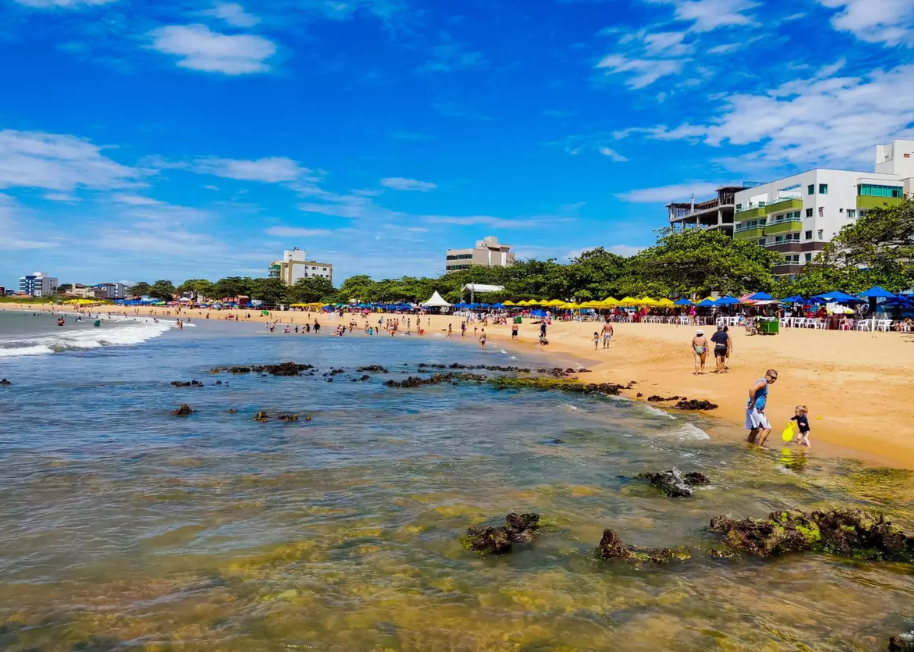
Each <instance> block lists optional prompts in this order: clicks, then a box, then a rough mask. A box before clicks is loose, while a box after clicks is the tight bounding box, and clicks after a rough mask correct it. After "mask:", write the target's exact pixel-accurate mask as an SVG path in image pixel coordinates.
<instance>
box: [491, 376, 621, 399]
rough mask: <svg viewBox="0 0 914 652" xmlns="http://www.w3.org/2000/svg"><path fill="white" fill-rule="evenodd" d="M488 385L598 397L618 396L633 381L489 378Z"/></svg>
mask: <svg viewBox="0 0 914 652" xmlns="http://www.w3.org/2000/svg"><path fill="white" fill-rule="evenodd" d="M488 383H489V384H490V385H491V386H492V387H493V388H495V389H539V390H558V391H560V392H566V393H569V394H592V395H599V396H618V395H619V393H620V392H621V391H622V390H624V389H631V388H632V386H633V385H634V381H632V382H630V383H629V384H628V385H617V384H616V383H581V382H575V381H569V380H563V379H560V378H489V379H488Z"/></svg>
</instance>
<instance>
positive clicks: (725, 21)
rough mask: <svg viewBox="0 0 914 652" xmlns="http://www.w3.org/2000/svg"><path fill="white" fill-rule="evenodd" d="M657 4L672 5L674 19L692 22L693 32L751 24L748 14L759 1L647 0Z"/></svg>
mask: <svg viewBox="0 0 914 652" xmlns="http://www.w3.org/2000/svg"><path fill="white" fill-rule="evenodd" d="M648 1H649V2H655V3H658V4H671V5H673V7H674V9H675V13H676V16H675V17H676V20H681V21H687V22H690V23H692V25H691V26H690V30H691V31H693V32H711V31H714V30H716V29H718V28H720V27H735V26H739V25H752V24H754V23H755V19H754V17H753V16H751V15H750V13H749V12H751V10H752V9H754V8H756V7H758V6H759V3H757V2H753V1H752V0H648Z"/></svg>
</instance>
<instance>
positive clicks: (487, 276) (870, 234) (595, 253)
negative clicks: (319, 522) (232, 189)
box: [130, 199, 914, 304]
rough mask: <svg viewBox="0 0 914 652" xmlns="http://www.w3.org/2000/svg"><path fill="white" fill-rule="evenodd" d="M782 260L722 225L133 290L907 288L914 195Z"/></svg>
mask: <svg viewBox="0 0 914 652" xmlns="http://www.w3.org/2000/svg"><path fill="white" fill-rule="evenodd" d="M781 262H782V259H781V257H780V255H779V254H777V253H775V252H773V251H771V250H770V249H767V248H765V247H761V246H759V245H757V244H755V243H752V242H747V241H743V240H736V239H733V238H730V237H728V236H727V235H726V234H724V233H721V232H720V231H716V230H700V229H689V230H686V231H681V232H676V231H672V230H670V229H662V230H660V231H659V232H658V237H657V242H656V243H655V244H654V246H652V247H648V248H646V249H643V250H641V251H640V252H639V253H637V254H635V255H634V256H631V257H628V258H625V257H622V256H618V255H616V254H613V253H611V252H608V251H606V250H605V249H603V248H602V247H598V248H596V249H592V250H590V251H587V252H584V253H583V254H581V255H580V256H578V257H577V258H574V259H572V260H571V261H569V262H568V263H565V264H562V263H559V262H557V261H555V260H535V259H532V260H523V261H518V262H517V263H515V264H514V265H512V266H510V267H471V268H470V269H467V270H462V271H459V272H456V273H453V274H445V275H442V276H439V277H437V278H429V277H422V278H418V277H413V276H402V277H400V278H395V279H383V280H373V279H372V278H370V277H369V276H367V275H356V276H351V277H349V278H348V279H346V280H345V281H344V282H343V284H342V285H341V286H340V287H339V288H335V287H333V285H332V284H331V283H330V281H328V280H327V279H324V278H321V277H315V278H308V279H302V280H300V281H298V282H297V283H295V284H294V285H292V286H286V285H284V284H283V283H282V281H280V280H279V279H276V278H248V277H244V278H242V277H238V276H230V277H227V278H223V279H219V280H218V281H215V282H212V281H208V280H206V279H189V280H186V281H184V282H183V283H181V285H179V286H177V287H175V286H174V285H173V284H172V283H171V281H167V280H158V281H156V282H154V283H152V284H149V283H145V282H144V283H137V284H136V285H135V286H133V287H132V288H131V289H130V292H131V294H134V295H150V296H153V297H157V298H161V299H170V298H171V297H172V295H173V294H175V293H189V294H190V295H191V296H192V297H193V298H195V299H196V298H199V297H207V298H216V299H222V298H226V297H235V296H239V295H246V296H249V297H251V298H252V299H259V300H262V301H264V302H266V303H269V304H280V303H286V304H288V303H312V302H318V301H321V302H327V303H350V302H351V301H357V302H364V303H390V302H397V301H408V302H417V301H424V300H426V299H428V298H429V297H431V296H432V293H433V292H435V291H437V292H439V293H440V294H441V296H442V297H444V298H445V299H446V300H448V301H451V302H456V301H459V300H460V299H461V298H466V297H467V295H466V293H463V295H462V294H461V288H463V287H464V286H465V285H466V284H468V283H485V284H492V285H502V286H504V288H505V290H504V292H501V293H497V294H487V295H486V297H485V298H486V300H487V301H493V302H494V301H505V300H508V299H512V300H515V301H517V300H521V299H563V300H569V301H570V300H575V301H579V302H581V301H590V300H599V299H605V298H606V297H609V296H614V297H622V296H637V297H641V296H644V295H649V296H652V297H673V296H689V295H701V296H705V295H707V294H709V293H711V292H720V293H722V294H732V295H740V294H744V293H746V292H753V291H766V292H771V293H772V294H775V295H776V296H781V297H783V296H788V295H791V294H801V295H803V296H807V297H809V296H812V295H814V294H818V293H821V292H827V291H829V290H835V289H840V290H844V291H846V292H852V293H856V292H861V291H863V290H865V289H867V288H869V287H872V286H873V285H881V286H883V287H884V288H886V289H888V290H890V291H893V292H899V291H901V290H904V289H906V288H910V287H911V286H912V285H914V200H911V199H909V200H905V201H903V202H902V203H900V204H897V205H894V206H886V207H883V208H875V209H872V210H871V211H869V212H868V213H867V215H866V216H864V217H862V218H861V219H859V220H858V221H857V222H855V223H854V224H851V225H847V226H845V227H844V228H843V229H842V231H841V232H840V233H839V234H838V236H837V237H836V238H835V239H834V240H833V241H832V242H830V243H828V244H827V245H826V246H825V249H824V250H823V251H822V252H821V253H820V254H819V255H818V256H817V257H816V259H815V260H814V261H812V262H811V263H809V264H807V265H806V266H805V268H804V271H803V272H802V273H801V274H799V275H798V276H796V278H794V279H793V280H790V279H788V278H786V277H777V276H775V275H774V267H775V265H777V264H779V263H781Z"/></svg>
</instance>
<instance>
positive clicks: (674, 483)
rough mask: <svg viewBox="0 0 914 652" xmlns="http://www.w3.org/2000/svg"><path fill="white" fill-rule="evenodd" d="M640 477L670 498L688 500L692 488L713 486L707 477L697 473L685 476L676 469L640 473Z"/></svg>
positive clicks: (693, 472)
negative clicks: (706, 485) (705, 485)
mask: <svg viewBox="0 0 914 652" xmlns="http://www.w3.org/2000/svg"><path fill="white" fill-rule="evenodd" d="M638 477H639V478H643V479H645V480H648V481H650V483H651V484H652V485H654V486H655V487H657V488H658V489H660V491H662V492H663V493H664V494H666V495H667V496H669V497H670V498H687V497H689V496H691V495H692V489H691V487H693V486H695V485H703V484H711V481H710V480H709V479H708V477H707V476H705V475H703V474H701V473H698V472H697V471H692V472H691V473H686V474H685V475H683V474H681V473H680V472H679V469H677V468H676V467H673V468H672V469H667V470H666V471H659V472H657V473H639V474H638Z"/></svg>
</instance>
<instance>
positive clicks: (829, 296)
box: [813, 290, 860, 303]
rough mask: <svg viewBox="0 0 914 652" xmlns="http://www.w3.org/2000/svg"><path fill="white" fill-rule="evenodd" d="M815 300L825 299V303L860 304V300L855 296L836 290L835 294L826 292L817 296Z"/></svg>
mask: <svg viewBox="0 0 914 652" xmlns="http://www.w3.org/2000/svg"><path fill="white" fill-rule="evenodd" d="M813 298H814V299H823V300H824V302H836V303H860V299H858V298H857V297H855V296H854V295H853V294H847V293H846V292H841V291H840V290H835V291H834V292H825V293H824V294H817V295H816V296H815V297H813Z"/></svg>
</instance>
